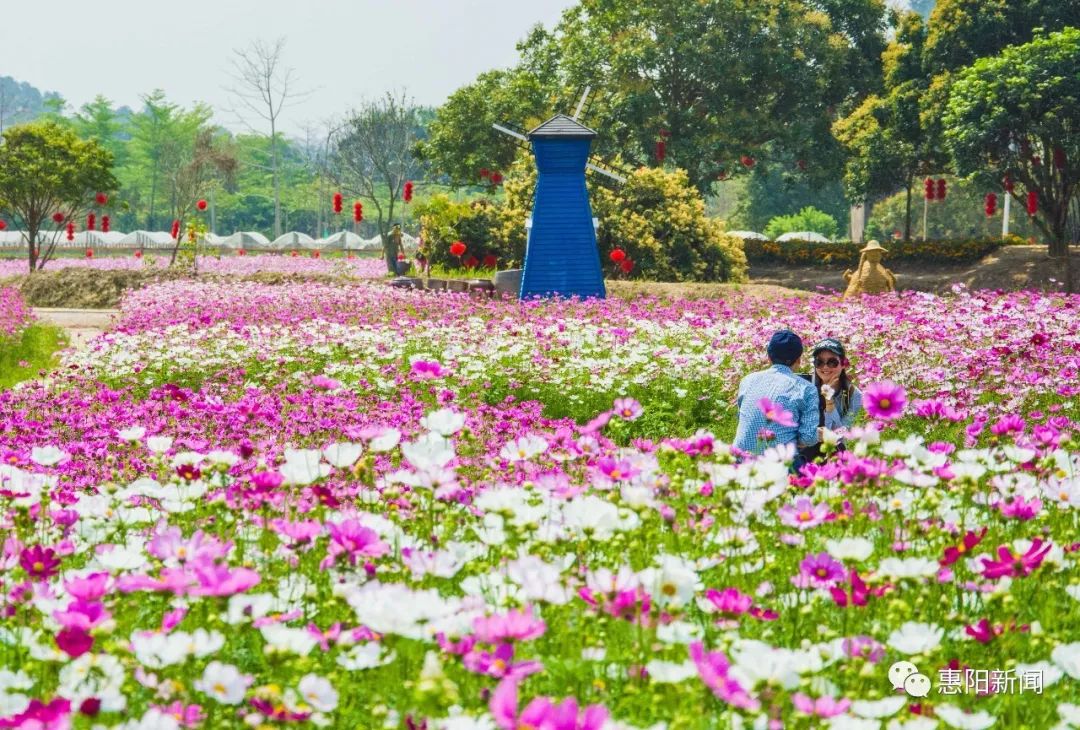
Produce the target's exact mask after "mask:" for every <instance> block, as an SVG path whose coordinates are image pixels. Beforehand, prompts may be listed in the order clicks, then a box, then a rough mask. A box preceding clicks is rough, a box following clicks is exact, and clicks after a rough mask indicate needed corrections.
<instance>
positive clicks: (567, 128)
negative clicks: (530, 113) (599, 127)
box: [529, 114, 596, 139]
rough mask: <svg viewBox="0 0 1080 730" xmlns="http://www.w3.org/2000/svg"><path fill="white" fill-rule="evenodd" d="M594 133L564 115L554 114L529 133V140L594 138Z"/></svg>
mask: <svg viewBox="0 0 1080 730" xmlns="http://www.w3.org/2000/svg"><path fill="white" fill-rule="evenodd" d="M595 136H596V132H594V131H593V130H591V129H589V128H588V127H586V126H585V125H584V124H581V123H579V122H578V121H577V120H576V119H571V118H570V117H568V116H566V115H565V114H556V115H555V116H553V117H552V118H551V119H549V120H547V121H546V122H544V123H543V124H541V125H540V126H539V127H537V128H536V129H534V130H532V131H531V132H529V139H532V138H533V137H579V138H580V137H588V138H591V137H595Z"/></svg>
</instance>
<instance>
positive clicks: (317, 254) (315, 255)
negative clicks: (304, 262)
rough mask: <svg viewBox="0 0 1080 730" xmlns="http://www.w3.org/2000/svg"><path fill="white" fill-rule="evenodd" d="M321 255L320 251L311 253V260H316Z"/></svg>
mask: <svg viewBox="0 0 1080 730" xmlns="http://www.w3.org/2000/svg"><path fill="white" fill-rule="evenodd" d="M321 255H322V252H321V251H312V252H311V258H313V259H317V258H319V256H321Z"/></svg>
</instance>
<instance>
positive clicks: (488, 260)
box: [484, 253, 499, 269]
mask: <svg viewBox="0 0 1080 730" xmlns="http://www.w3.org/2000/svg"><path fill="white" fill-rule="evenodd" d="M498 265H499V259H498V258H496V257H495V254H493V253H489V254H488V255H487V256H485V257H484V268H485V269H494V268H495V267H496V266H498Z"/></svg>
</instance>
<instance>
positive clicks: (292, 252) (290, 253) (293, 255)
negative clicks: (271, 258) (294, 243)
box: [289, 251, 300, 258]
mask: <svg viewBox="0 0 1080 730" xmlns="http://www.w3.org/2000/svg"><path fill="white" fill-rule="evenodd" d="M289 255H290V256H292V257H293V258H296V257H297V256H299V255H300V254H298V253H297V252H296V251H290V252H289Z"/></svg>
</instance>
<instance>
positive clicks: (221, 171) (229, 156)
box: [169, 127, 238, 266]
mask: <svg viewBox="0 0 1080 730" xmlns="http://www.w3.org/2000/svg"><path fill="white" fill-rule="evenodd" d="M237 165H238V162H237V157H236V149H235V145H233V144H232V141H231V140H230V139H229V137H228V135H225V134H221V133H220V132H216V131H215V130H214V129H212V128H210V127H202V128H200V129H199V130H198V132H197V133H196V135H195V139H194V141H193V143H192V145H191V153H190V156H189V157H188V158H187V160H186V161H185V162H184V163H183V164H182V165H180V166H179V167H178V168H176V170H175V172H174V173H173V174H172V175H171V176H170V179H169V183H170V187H171V191H172V214H173V216H174V220H177V221H179V222H180V230H181V231H183V230H185V224H186V223H187V220H186V219H187V216H188V215H189V214H190V213H191V211H192V209H193V208H194V206H195V205H196V203H197V202H198V200H199V199H200V198H201V197H202V196H203V195H205V194H206V192H207V191H208V190H209V187H210V185H212V184H214V182H215V181H216V180H222V181H223V182H225V184H227V185H231V184H232V182H233V180H234V179H235V177H236V168H237ZM181 239H183V233H181V234H180V235H178V236H177V237H176V244H175V245H174V246H173V250H172V256H171V257H170V259H169V264H170V265H172V263H173V262H174V261H176V254H177V251H178V250H179V248H180V241H181ZM193 265H196V266H197V265H198V257H195V259H194V260H193Z"/></svg>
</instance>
